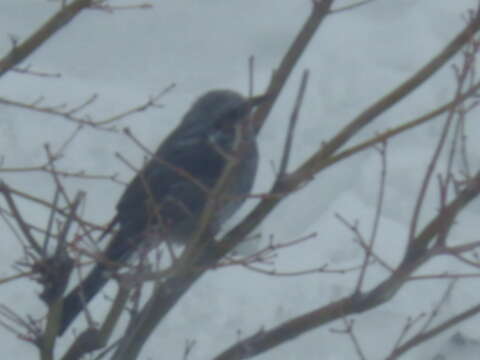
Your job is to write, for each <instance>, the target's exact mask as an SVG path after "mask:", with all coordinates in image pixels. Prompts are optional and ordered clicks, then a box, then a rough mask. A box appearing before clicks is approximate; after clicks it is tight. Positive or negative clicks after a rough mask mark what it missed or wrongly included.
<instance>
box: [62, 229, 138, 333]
mask: <svg viewBox="0 0 480 360" xmlns="http://www.w3.org/2000/svg"><path fill="white" fill-rule="evenodd" d="M134 230H136V229H134ZM133 233H134V231H132V229H128V230H127V229H125V228H123V229H122V230H120V231H119V232H118V233H117V234H116V235H115V237H114V238H113V239H112V240H111V241H110V244H109V245H108V246H107V249H106V250H105V251H104V253H103V257H104V258H105V259H106V261H105V262H99V263H98V264H97V265H96V266H95V267H94V268H93V270H92V271H91V272H90V274H88V276H87V277H86V278H85V279H84V280H83V281H82V282H81V283H80V284H79V285H78V286H77V287H76V288H75V289H73V290H72V291H71V292H70V293H69V294H68V295H67V296H66V298H65V300H64V302H63V315H62V322H61V323H60V328H59V331H58V334H59V335H60V336H61V335H62V334H63V333H64V332H65V331H66V330H67V329H68V327H69V326H70V324H71V323H72V322H73V321H74V320H75V318H76V317H77V316H78V314H80V313H81V312H82V311H83V309H84V308H85V305H86V304H88V303H89V302H90V301H91V300H92V299H93V298H94V297H95V295H96V294H97V293H98V292H99V291H100V290H101V289H102V287H103V286H104V285H105V284H106V283H107V281H108V280H109V277H108V272H109V271H113V270H114V269H112V267H111V266H108V265H109V264H110V265H112V264H117V265H120V264H122V263H124V262H125V261H126V260H128V258H129V257H130V256H131V255H132V254H133V252H134V250H135V249H136V247H137V246H138V242H135V241H134V239H135V236H131V235H132V234H133ZM132 240H133V241H132ZM107 262H108V264H107Z"/></svg>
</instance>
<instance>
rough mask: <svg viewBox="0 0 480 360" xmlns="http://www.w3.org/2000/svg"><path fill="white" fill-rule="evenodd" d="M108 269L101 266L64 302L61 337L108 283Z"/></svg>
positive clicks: (59, 332) (97, 266) (60, 329)
mask: <svg viewBox="0 0 480 360" xmlns="http://www.w3.org/2000/svg"><path fill="white" fill-rule="evenodd" d="M107 271H108V268H107V267H106V266H105V265H102V264H99V265H96V266H95V268H94V269H93V270H92V271H91V272H90V274H88V276H87V277H86V278H85V279H84V280H83V281H82V282H81V283H80V284H79V285H78V286H77V287H76V288H75V289H73V290H72V291H71V292H70V293H69V294H68V296H67V297H66V298H65V300H64V302H63V316H62V322H61V323H60V328H59V331H58V334H59V335H63V333H64V332H65V330H67V329H68V327H69V326H70V324H71V323H72V322H73V320H75V318H76V317H77V316H78V315H79V314H80V313H81V312H82V311H83V309H84V307H85V305H86V304H88V303H89V302H90V300H92V299H93V297H94V296H95V295H96V294H97V293H98V292H99V291H100V290H101V289H102V287H103V286H104V285H105V284H106V282H107V281H108V277H107Z"/></svg>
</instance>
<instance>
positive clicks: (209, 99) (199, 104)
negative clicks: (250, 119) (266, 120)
mask: <svg viewBox="0 0 480 360" xmlns="http://www.w3.org/2000/svg"><path fill="white" fill-rule="evenodd" d="M266 99H267V96H265V95H262V96H256V97H251V98H245V97H243V96H242V95H240V94H239V93H237V92H235V91H232V90H213V91H210V92H208V93H206V94H205V95H203V96H201V97H200V98H198V99H197V101H195V103H194V104H193V105H192V107H191V108H190V110H189V111H188V112H187V114H186V115H185V116H184V118H183V120H182V123H181V126H182V127H189V128H190V129H191V130H192V131H194V130H200V129H220V130H221V129H223V128H225V129H228V128H233V127H234V126H235V125H236V124H237V123H238V122H239V121H242V120H243V119H245V118H247V116H248V115H249V113H250V112H251V110H252V109H253V108H255V107H256V106H258V105H260V104H261V103H263V102H264V101H265V100H266Z"/></svg>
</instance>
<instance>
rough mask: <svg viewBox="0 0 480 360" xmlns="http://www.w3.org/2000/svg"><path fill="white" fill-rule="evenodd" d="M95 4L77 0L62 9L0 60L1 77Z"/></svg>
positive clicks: (87, 0) (88, 0)
mask: <svg viewBox="0 0 480 360" xmlns="http://www.w3.org/2000/svg"><path fill="white" fill-rule="evenodd" d="M93 2H94V0H75V1H74V2H72V3H71V4H70V5H67V6H64V7H62V8H61V9H60V10H59V11H58V12H57V13H56V14H55V15H53V16H52V17H51V18H50V19H49V20H48V21H47V22H46V23H45V24H44V25H42V26H41V27H40V29H38V30H37V31H36V32H35V33H33V34H32V35H31V36H30V37H29V38H28V39H27V40H25V41H24V42H23V43H21V44H20V45H18V46H14V47H13V49H12V50H10V52H9V53H8V54H7V55H6V56H5V57H3V58H2V59H0V77H1V76H2V75H4V74H5V73H6V72H7V71H9V70H10V69H12V68H13V67H14V66H16V65H18V64H20V63H21V62H22V61H23V60H25V59H26V58H27V57H28V56H30V55H31V54H32V53H33V52H34V51H35V50H36V49H38V48H39V47H40V46H41V45H42V44H43V43H44V42H45V41H47V40H48V39H49V38H50V37H52V36H53V35H54V34H55V33H56V32H57V31H59V30H60V29H61V28H62V27H63V26H65V25H67V24H68V23H69V22H70V21H71V20H72V19H73V18H74V17H75V16H77V15H78V14H79V13H80V12H81V11H82V10H83V9H85V8H88V7H89V6H91V5H92V4H93Z"/></svg>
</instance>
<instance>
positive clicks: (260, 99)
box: [248, 94, 270, 108]
mask: <svg viewBox="0 0 480 360" xmlns="http://www.w3.org/2000/svg"><path fill="white" fill-rule="evenodd" d="M269 99H270V95H269V94H263V95H258V96H252V97H251V98H249V99H248V104H249V105H250V106H251V107H252V108H254V107H255V106H258V105H261V104H263V103H265V102H266V101H267V100H269Z"/></svg>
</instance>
